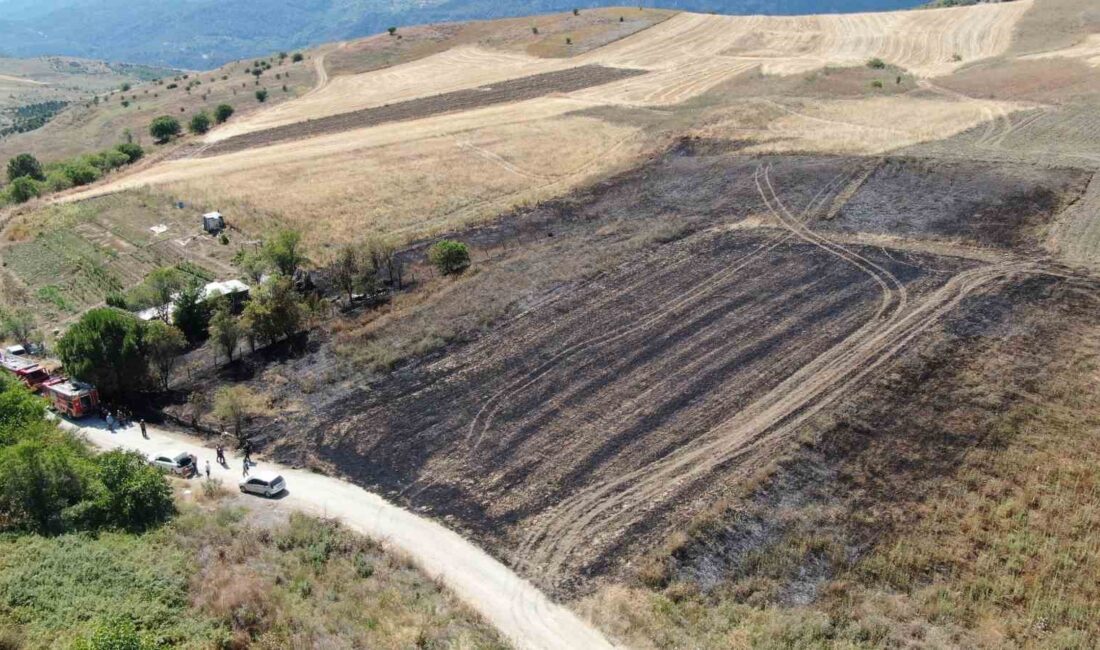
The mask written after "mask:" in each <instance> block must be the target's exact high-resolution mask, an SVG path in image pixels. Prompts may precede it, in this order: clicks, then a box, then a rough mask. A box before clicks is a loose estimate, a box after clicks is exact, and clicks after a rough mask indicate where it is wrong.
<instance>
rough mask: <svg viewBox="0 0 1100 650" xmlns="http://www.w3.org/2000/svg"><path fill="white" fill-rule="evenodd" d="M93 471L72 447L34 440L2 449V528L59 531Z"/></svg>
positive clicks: (90, 479) (64, 525) (30, 439)
mask: <svg viewBox="0 0 1100 650" xmlns="http://www.w3.org/2000/svg"><path fill="white" fill-rule="evenodd" d="M93 472H94V468H93V466H92V464H91V462H90V461H89V460H88V459H87V458H86V457H84V456H83V455H81V454H79V453H78V452H77V451H76V449H75V446H74V445H71V444H61V443H59V442H54V441H51V440H49V439H47V438H43V437H36V438H29V439H26V440H23V441H21V442H17V443H16V444H14V445H11V446H8V447H4V448H3V449H0V528H4V529H8V530H21V531H26V532H33V533H40V534H49V533H60V532H62V531H63V530H64V529H65V528H66V526H67V525H68V523H69V522H70V521H71V520H72V519H80V518H81V517H80V516H76V517H73V516H72V514H71V511H70V509H71V508H73V507H74V506H77V504H79V503H80V502H81V501H82V500H83V499H84V497H85V494H86V492H87V488H88V485H89V483H90V482H91V481H92V478H93Z"/></svg>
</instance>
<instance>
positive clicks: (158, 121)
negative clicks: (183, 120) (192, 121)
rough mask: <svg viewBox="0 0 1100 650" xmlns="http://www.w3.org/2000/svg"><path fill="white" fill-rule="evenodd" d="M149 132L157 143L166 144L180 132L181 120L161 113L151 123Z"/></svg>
mask: <svg viewBox="0 0 1100 650" xmlns="http://www.w3.org/2000/svg"><path fill="white" fill-rule="evenodd" d="M149 134H150V135H152V136H153V137H154V138H156V141H157V143H159V144H164V143H165V142H168V141H169V140H171V139H172V138H174V137H176V136H177V135H179V134H180V122H179V120H177V119H176V118H174V117H172V116H170V115H161V116H160V117H158V118H155V119H154V120H153V122H152V124H150V125H149Z"/></svg>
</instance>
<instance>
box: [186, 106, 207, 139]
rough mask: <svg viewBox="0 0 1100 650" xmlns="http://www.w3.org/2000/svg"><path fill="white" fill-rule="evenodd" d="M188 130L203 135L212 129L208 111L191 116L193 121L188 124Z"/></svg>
mask: <svg viewBox="0 0 1100 650" xmlns="http://www.w3.org/2000/svg"><path fill="white" fill-rule="evenodd" d="M187 130H188V131H190V132H191V133H194V134H195V135H202V134H203V133H206V132H207V131H209V130H210V116H209V115H207V114H206V111H199V112H198V113H195V114H194V115H193V116H192V117H191V122H190V123H189V124H188V125H187Z"/></svg>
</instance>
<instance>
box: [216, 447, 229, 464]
mask: <svg viewBox="0 0 1100 650" xmlns="http://www.w3.org/2000/svg"><path fill="white" fill-rule="evenodd" d="M215 451H216V452H217V454H218V456H217V461H218V464H219V465H221V466H222V467H228V463H226V462H225V447H222V446H221V445H218V446H217V447H216V448H215Z"/></svg>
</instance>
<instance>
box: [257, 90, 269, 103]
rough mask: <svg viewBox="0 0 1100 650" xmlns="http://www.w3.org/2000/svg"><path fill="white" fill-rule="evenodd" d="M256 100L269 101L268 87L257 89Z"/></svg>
mask: <svg viewBox="0 0 1100 650" xmlns="http://www.w3.org/2000/svg"><path fill="white" fill-rule="evenodd" d="M256 101H258V102H260V103H261V104H262V103H264V102H266V101H267V90H266V89H263V88H261V89H260V90H257V91H256Z"/></svg>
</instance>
